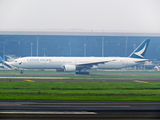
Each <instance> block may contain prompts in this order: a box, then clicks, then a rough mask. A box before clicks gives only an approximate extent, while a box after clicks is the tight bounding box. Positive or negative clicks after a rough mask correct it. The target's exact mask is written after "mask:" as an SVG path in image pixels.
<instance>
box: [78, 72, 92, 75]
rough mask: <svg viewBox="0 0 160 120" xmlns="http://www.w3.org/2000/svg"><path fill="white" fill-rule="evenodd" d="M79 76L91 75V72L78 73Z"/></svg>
mask: <svg viewBox="0 0 160 120" xmlns="http://www.w3.org/2000/svg"><path fill="white" fill-rule="evenodd" d="M75 74H77V75H89V72H76V73H75Z"/></svg>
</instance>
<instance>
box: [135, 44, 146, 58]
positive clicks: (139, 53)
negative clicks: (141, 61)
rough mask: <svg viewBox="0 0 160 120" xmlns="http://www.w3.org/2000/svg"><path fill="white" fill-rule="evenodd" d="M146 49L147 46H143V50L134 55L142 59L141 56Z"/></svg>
mask: <svg viewBox="0 0 160 120" xmlns="http://www.w3.org/2000/svg"><path fill="white" fill-rule="evenodd" d="M146 47H147V44H145V46H144V47H143V49H141V50H140V51H139V52H136V53H134V54H136V55H138V56H139V57H141V58H143V57H144V56H142V54H143V53H144V52H145V49H146Z"/></svg>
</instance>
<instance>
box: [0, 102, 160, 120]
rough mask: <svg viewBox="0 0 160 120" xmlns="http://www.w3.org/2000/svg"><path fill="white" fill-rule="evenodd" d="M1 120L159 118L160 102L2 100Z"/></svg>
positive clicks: (0, 104) (0, 107)
mask: <svg viewBox="0 0 160 120" xmlns="http://www.w3.org/2000/svg"><path fill="white" fill-rule="evenodd" d="M0 119H132V120H133V119H160V102H94V101H91V102H88V101H38V100H37V101H36V100H34V101H33V100H32V101H27V100H23V101H20V100H0Z"/></svg>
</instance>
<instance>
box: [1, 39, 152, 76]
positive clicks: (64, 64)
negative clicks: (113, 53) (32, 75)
mask: <svg viewBox="0 0 160 120" xmlns="http://www.w3.org/2000/svg"><path fill="white" fill-rule="evenodd" d="M149 42H150V39H145V40H144V41H143V42H142V43H141V44H140V45H139V46H138V47H137V48H136V49H135V50H134V51H133V52H132V53H131V54H130V56H129V57H22V58H18V59H15V60H14V61H13V62H6V61H3V59H2V58H1V57H0V61H1V62H2V63H3V64H4V65H7V66H10V65H11V66H13V67H16V68H23V69H56V71H57V72H61V71H64V72H73V71H74V72H75V71H78V72H75V73H76V74H89V72H87V70H90V69H119V68H126V67H132V66H136V65H139V64H143V63H145V61H151V60H150V59H144V55H145V53H146V50H147V47H148V44H149ZM82 71H83V72H82ZM21 73H23V71H22V70H21Z"/></svg>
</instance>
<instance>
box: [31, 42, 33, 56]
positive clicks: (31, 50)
mask: <svg viewBox="0 0 160 120" xmlns="http://www.w3.org/2000/svg"><path fill="white" fill-rule="evenodd" d="M32 45H33V43H31V57H32Z"/></svg>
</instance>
